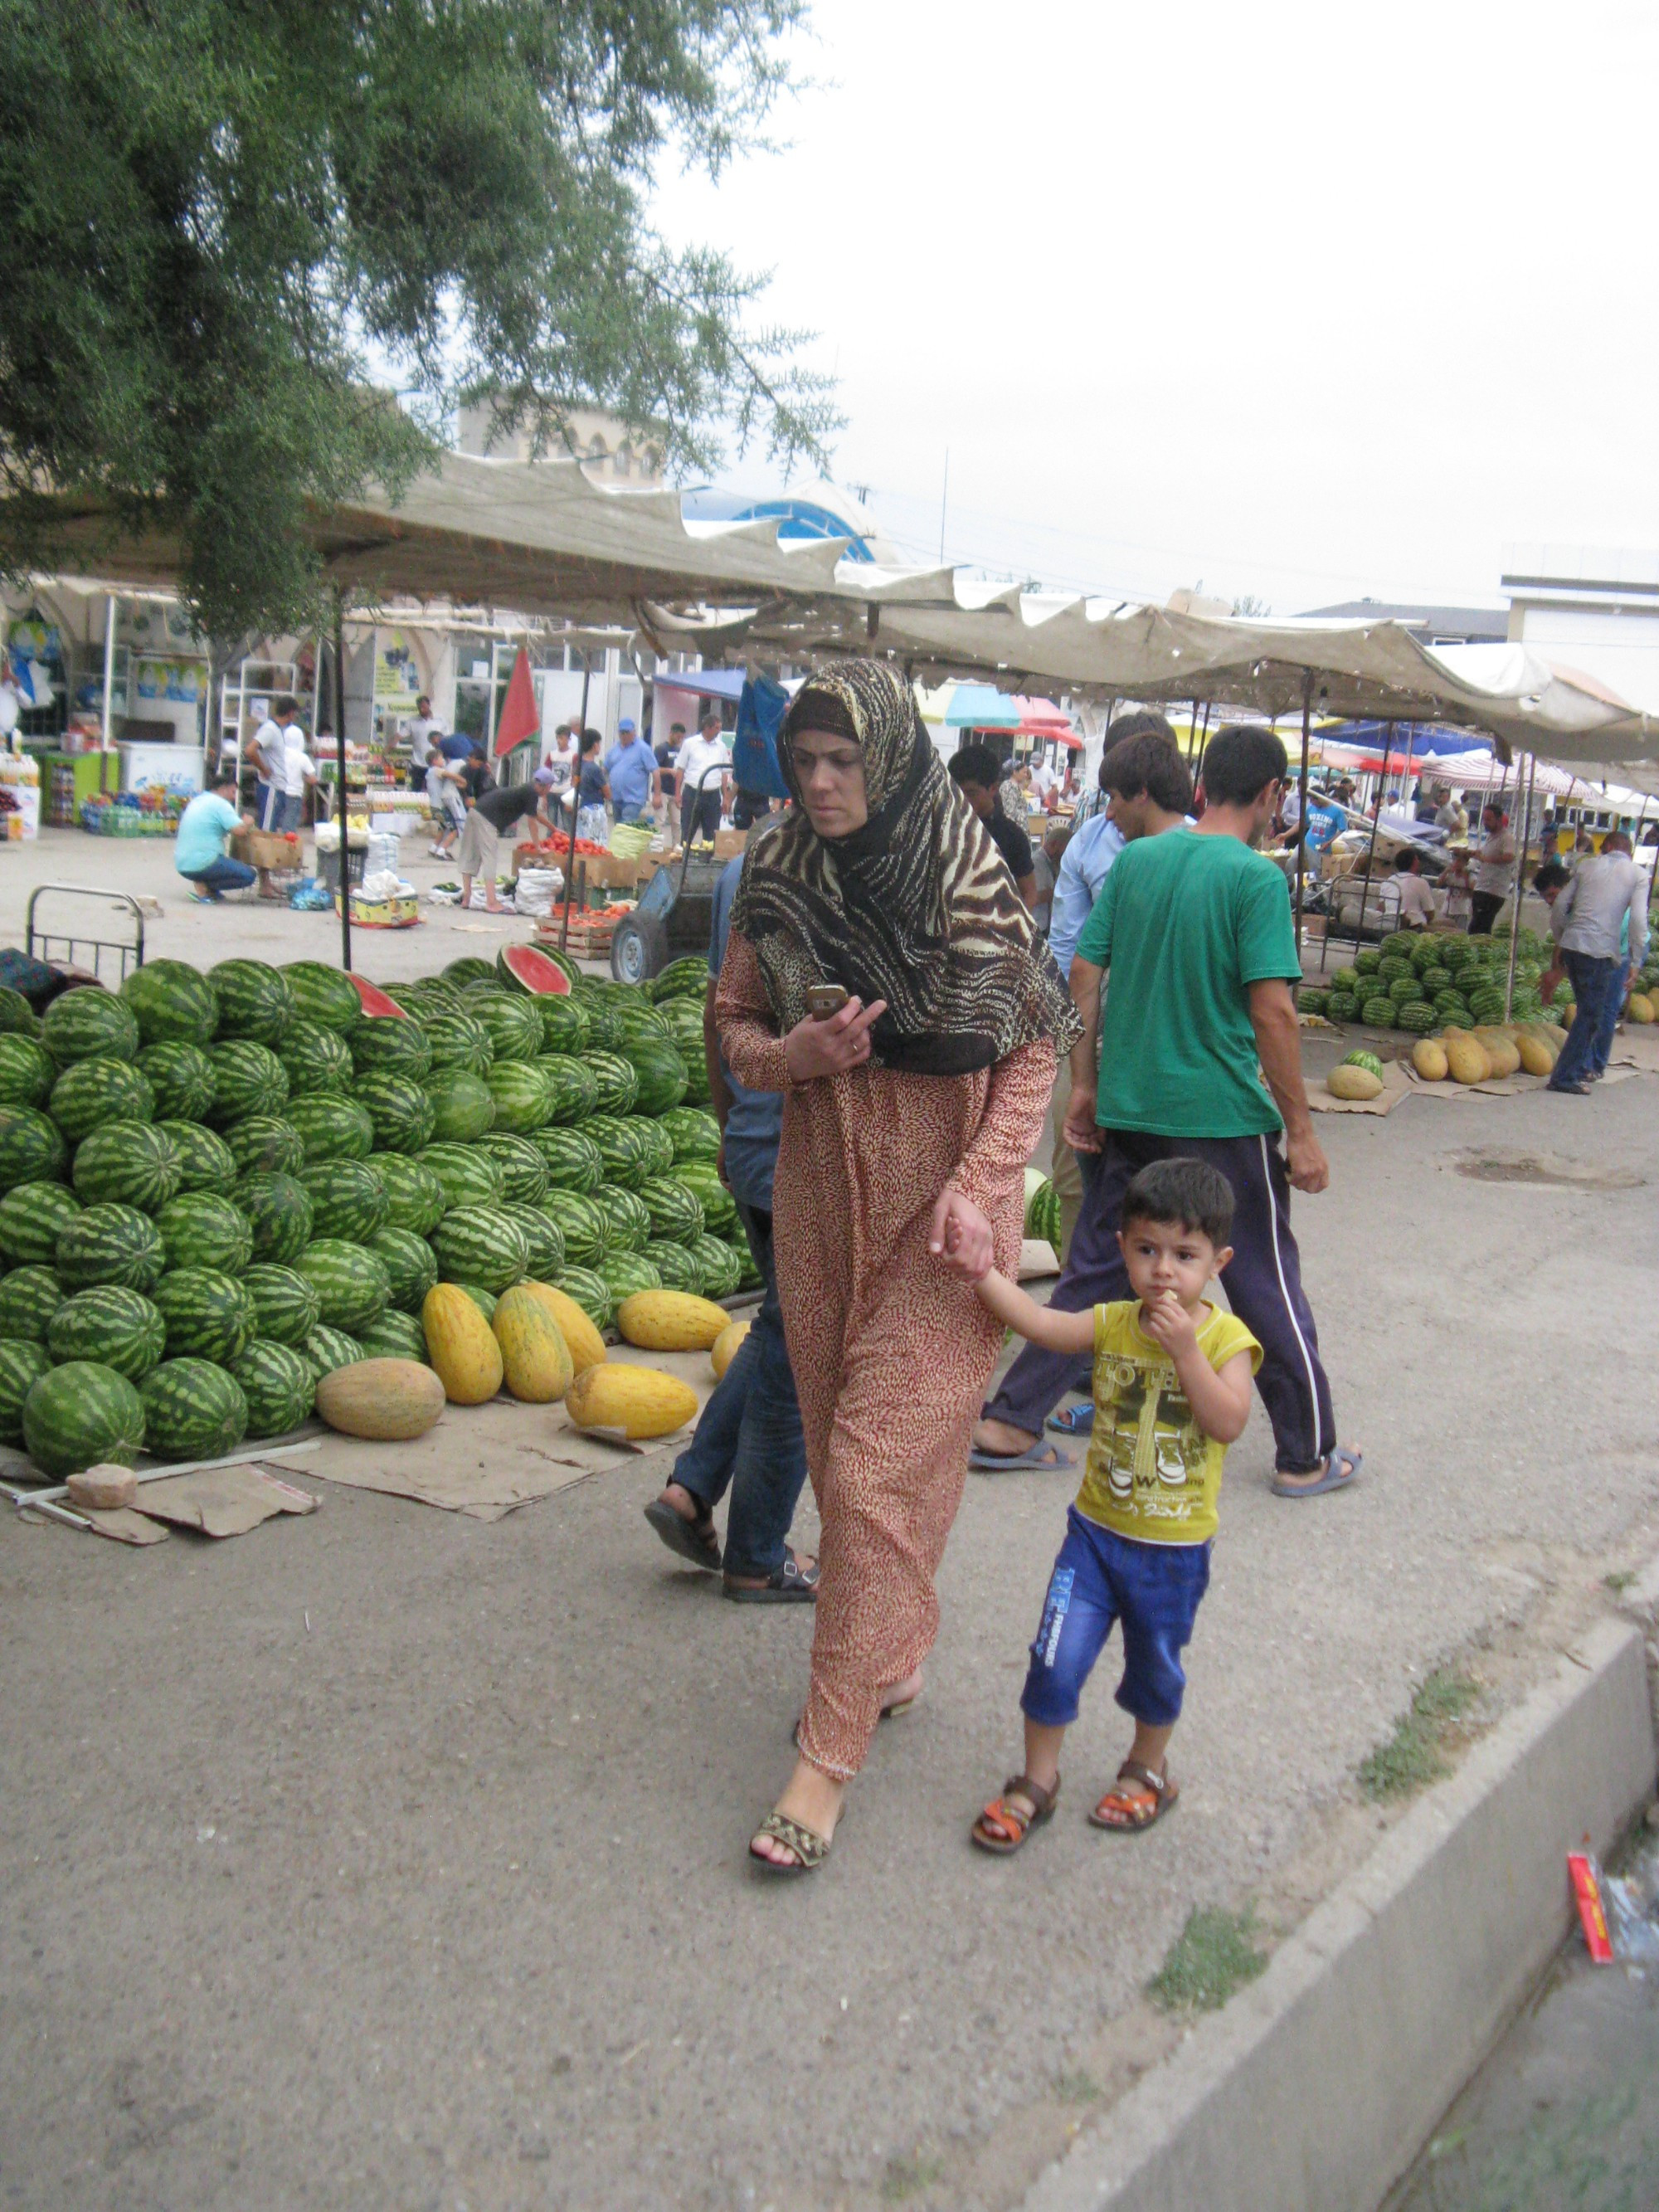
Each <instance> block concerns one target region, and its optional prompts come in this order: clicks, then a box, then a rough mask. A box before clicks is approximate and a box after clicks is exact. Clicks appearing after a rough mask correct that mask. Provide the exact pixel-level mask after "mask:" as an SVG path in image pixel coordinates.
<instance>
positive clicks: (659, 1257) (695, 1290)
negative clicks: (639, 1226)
mask: <svg viewBox="0 0 1659 2212" xmlns="http://www.w3.org/2000/svg"><path fill="white" fill-rule="evenodd" d="M645 1256H646V1258H647V1260H649V1261H650V1262H651V1264H652V1266H653V1267H654V1268H655V1269H656V1271H657V1273H658V1274H659V1276H660V1277H661V1278H662V1286H663V1288H664V1290H665V1291H690V1294H691V1296H692V1297H701V1296H702V1267H700V1266H699V1265H698V1263H697V1260H696V1255H695V1254H693V1253H691V1252H690V1251H688V1250H687V1249H686V1248H685V1246H684V1244H669V1243H665V1242H664V1240H663V1239H662V1238H661V1237H653V1238H652V1239H651V1242H650V1243H648V1244H647V1246H646V1248H645Z"/></svg>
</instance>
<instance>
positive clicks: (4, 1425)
mask: <svg viewBox="0 0 1659 2212" xmlns="http://www.w3.org/2000/svg"><path fill="white" fill-rule="evenodd" d="M51 1365H52V1359H51V1357H50V1355H49V1354H48V1352H47V1351H46V1346H45V1345H44V1344H37V1343H35V1342H34V1341H33V1340H32V1339H30V1338H27V1337H18V1336H8V1337H0V1444H10V1445H12V1446H13V1447H14V1448H15V1447H18V1446H21V1443H22V1441H23V1401H24V1400H25V1399H26V1398H27V1396H28V1395H29V1392H30V1391H31V1390H32V1389H33V1388H34V1386H35V1384H36V1383H38V1382H39V1381H40V1377H41V1376H43V1375H44V1374H45V1373H46V1370H47V1369H48V1368H49V1367H50V1366H51Z"/></svg>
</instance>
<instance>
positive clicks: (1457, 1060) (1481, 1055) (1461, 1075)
mask: <svg viewBox="0 0 1659 2212" xmlns="http://www.w3.org/2000/svg"><path fill="white" fill-rule="evenodd" d="M1446 1066H1447V1067H1448V1069H1449V1072H1450V1074H1451V1079H1452V1081H1453V1082H1454V1083H1485V1082H1486V1080H1487V1079H1488V1078H1489V1077H1490V1076H1491V1074H1492V1062H1491V1060H1488V1059H1487V1057H1486V1047H1485V1046H1484V1045H1481V1044H1477V1043H1476V1042H1475V1041H1474V1038H1473V1037H1472V1036H1455V1037H1453V1038H1451V1040H1450V1042H1449V1043H1448V1045H1447V1047H1446Z"/></svg>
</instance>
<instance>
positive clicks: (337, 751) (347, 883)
mask: <svg viewBox="0 0 1659 2212" xmlns="http://www.w3.org/2000/svg"><path fill="white" fill-rule="evenodd" d="M334 757H335V762H336V772H337V775H338V776H339V779H340V965H341V966H342V967H343V968H344V969H346V970H347V972H348V973H349V972H350V968H351V847H350V831H349V828H348V823H349V813H348V810H347V804H346V732H345V597H344V594H343V592H341V590H340V588H339V586H338V585H336V586H335V587H334Z"/></svg>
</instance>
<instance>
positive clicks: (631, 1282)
mask: <svg viewBox="0 0 1659 2212" xmlns="http://www.w3.org/2000/svg"><path fill="white" fill-rule="evenodd" d="M599 1274H600V1275H601V1276H602V1277H603V1278H604V1280H605V1288H606V1290H608V1291H610V1293H611V1297H613V1298H614V1299H615V1300H616V1302H617V1304H618V1305H620V1304H622V1302H623V1299H624V1298H631V1297H633V1296H634V1295H635V1292H636V1291H659V1290H660V1289H661V1288H662V1277H661V1276H660V1275H659V1273H657V1271H656V1269H655V1268H654V1267H653V1266H652V1264H651V1262H650V1261H649V1260H647V1258H646V1256H645V1255H644V1253H643V1252H607V1253H606V1254H605V1257H604V1259H603V1260H601V1261H600V1262H599Z"/></svg>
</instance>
